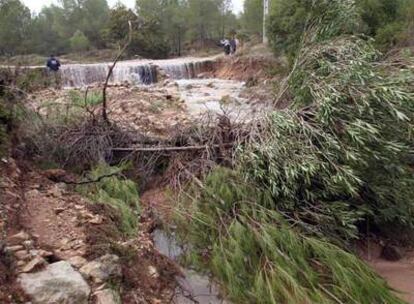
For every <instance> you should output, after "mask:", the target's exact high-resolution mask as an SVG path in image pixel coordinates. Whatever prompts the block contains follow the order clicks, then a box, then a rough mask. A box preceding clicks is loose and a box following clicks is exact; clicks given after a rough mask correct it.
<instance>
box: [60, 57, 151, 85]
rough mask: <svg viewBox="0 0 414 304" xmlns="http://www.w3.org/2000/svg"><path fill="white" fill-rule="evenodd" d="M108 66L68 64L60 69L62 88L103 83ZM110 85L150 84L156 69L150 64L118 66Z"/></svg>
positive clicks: (121, 64)
mask: <svg viewBox="0 0 414 304" xmlns="http://www.w3.org/2000/svg"><path fill="white" fill-rule="evenodd" d="M108 71H109V64H83V65H81V64H69V65H65V66H63V67H62V69H61V75H62V81H63V86H64V87H83V86H87V85H90V84H93V83H99V82H101V83H102V82H104V81H105V79H106V77H107V75H108ZM110 82H111V83H123V82H128V83H131V84H140V83H141V84H151V83H155V82H157V69H156V67H155V66H152V65H150V64H142V63H139V64H130V63H124V62H123V63H120V64H118V65H117V66H116V67H115V69H114V71H113V73H112V76H111V78H110Z"/></svg>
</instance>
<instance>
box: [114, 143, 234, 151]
mask: <svg viewBox="0 0 414 304" xmlns="http://www.w3.org/2000/svg"><path fill="white" fill-rule="evenodd" d="M233 146H234V143H228V144H221V145H203V146H187V147H147V148H113V149H112V151H113V152H170V151H171V152H179V151H191V150H204V149H212V148H230V147H233Z"/></svg>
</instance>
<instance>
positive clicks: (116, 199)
mask: <svg viewBox="0 0 414 304" xmlns="http://www.w3.org/2000/svg"><path fill="white" fill-rule="evenodd" d="M125 168H126V167H125V165H123V166H120V167H109V166H108V165H104V164H102V165H100V166H98V167H97V168H96V169H94V170H92V171H91V172H90V173H89V174H88V177H87V178H88V179H89V180H96V179H98V178H100V177H102V176H108V175H113V176H110V177H105V178H103V179H102V180H101V181H99V182H97V183H93V184H90V185H86V186H79V189H78V190H79V191H80V192H81V193H83V194H84V195H85V196H86V197H88V198H90V199H91V200H92V201H93V202H96V203H99V204H108V205H109V206H111V207H112V208H114V209H115V210H116V211H117V212H118V213H119V218H120V219H121V223H119V224H120V226H119V230H120V231H121V232H122V233H124V235H125V236H128V237H131V236H134V235H136V234H137V229H138V223H139V214H140V204H139V194H138V189H137V186H136V184H135V183H134V182H133V181H131V180H128V179H126V178H123V177H119V176H118V175H119V174H121V172H122V171H124V170H125Z"/></svg>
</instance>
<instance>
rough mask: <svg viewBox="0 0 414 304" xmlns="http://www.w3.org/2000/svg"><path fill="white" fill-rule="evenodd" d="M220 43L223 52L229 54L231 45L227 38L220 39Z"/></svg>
mask: <svg viewBox="0 0 414 304" xmlns="http://www.w3.org/2000/svg"><path fill="white" fill-rule="evenodd" d="M221 45H222V46H223V47H224V54H225V55H230V52H231V45H230V41H229V40H228V39H223V40H221Z"/></svg>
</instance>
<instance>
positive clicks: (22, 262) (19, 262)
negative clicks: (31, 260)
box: [17, 261, 26, 267]
mask: <svg viewBox="0 0 414 304" xmlns="http://www.w3.org/2000/svg"><path fill="white" fill-rule="evenodd" d="M25 264H26V262H25V261H18V262H17V266H18V267H23V266H24V265H25Z"/></svg>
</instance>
